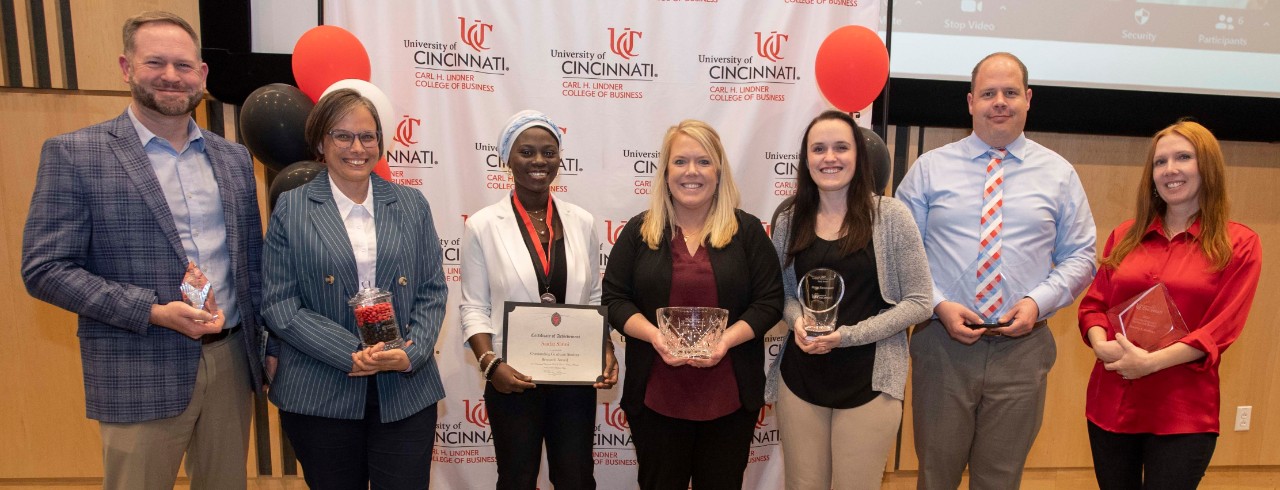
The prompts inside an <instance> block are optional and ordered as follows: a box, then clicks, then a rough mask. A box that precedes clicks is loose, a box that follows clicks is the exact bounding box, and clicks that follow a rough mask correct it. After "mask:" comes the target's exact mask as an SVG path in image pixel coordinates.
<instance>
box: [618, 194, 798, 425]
mask: <svg viewBox="0 0 1280 490" xmlns="http://www.w3.org/2000/svg"><path fill="white" fill-rule="evenodd" d="M646 214H647V212H646V213H641V214H639V215H636V216H635V217H633V218H631V220H630V221H628V222H627V225H626V226H625V227H623V229H622V232H621V233H620V234H619V235H618V241H617V243H615V244H614V246H613V251H612V252H610V253H609V265H608V267H607V268H606V269H605V273H604V293H603V297H602V299H601V304H604V305H606V306H608V308H609V323H610V324H612V325H615V326H616V327H617V330H618V331H619V332H621V333H622V335H623V336H627V334H626V332H625V331H624V329H623V328H622V325H625V324H626V323H627V319H628V318H631V316H632V315H634V314H636V313H640V314H641V315H644V317H645V318H647V319H648V320H649V321H650V322H652V323H653V324H654V325H657V318H656V313H657V310H658V308H661V307H664V306H666V305H667V303H668V300H669V299H670V297H671V249H670V243H671V240H670V237H671V230H670V229H669V228H668V229H667V230H666V232H664V233H663V240H662V244H661V245H660V246H659V247H658V249H657V250H650V249H649V246H648V245H646V244H645V243H644V240H643V239H642V238H641V236H640V226H641V225H642V224H643V223H644V219H645V215H646ZM737 218H738V233H737V234H736V235H734V237H733V241H731V242H729V244H728V245H726V246H725V247H724V248H722V249H718V248H714V247H709V248H708V253H709V254H710V258H711V270H712V272H713V273H714V274H715V280H716V290H717V292H718V294H719V299H720V307H721V308H724V309H727V310H729V325H733V324H734V323H735V322H737V321H738V320H742V321H744V322H746V323H747V324H748V325H750V326H751V329H752V330H753V331H755V337H754V338H752V339H751V340H748V341H746V342H743V343H742V344H740V345H738V346H736V347H733V348H731V349H729V352H730V355H731V356H732V359H733V375H734V377H735V378H737V380H738V393H739V396H740V398H741V401H742V408H743V409H745V410H748V411H754V410H759V409H760V407H761V406H762V405H764V334H765V332H768V331H769V330H770V329H772V328H773V326H774V325H776V324H777V323H778V320H780V319H781V318H782V300H783V296H782V271H781V270H780V269H779V266H778V257H777V254H776V253H775V252H774V250H773V244H772V243H771V242H770V241H769V237H768V236H767V235H766V234H765V232H764V227H763V226H761V225H760V219H759V218H756V217H755V216H752V215H750V214H747V213H745V212H743V211H741V210H738V211H737ZM625 340H626V348H627V350H626V353H627V356H626V369H627V370H626V376H625V377H624V379H623V383H622V403H621V405H622V409H623V410H625V411H627V412H629V413H632V414H634V413H638V411H640V410H644V409H645V408H644V393H645V387H646V386H647V385H648V383H649V371H650V368H651V367H652V366H653V362H654V358H656V357H658V353H657V351H656V350H654V349H653V345H651V344H649V343H648V342H644V341H638V340H634V339H633V338H630V337H627V338H626V339H625Z"/></svg>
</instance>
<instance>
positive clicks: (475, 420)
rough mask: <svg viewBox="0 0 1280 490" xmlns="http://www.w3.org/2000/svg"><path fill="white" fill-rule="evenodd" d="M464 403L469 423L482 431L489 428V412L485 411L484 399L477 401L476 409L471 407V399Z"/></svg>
mask: <svg viewBox="0 0 1280 490" xmlns="http://www.w3.org/2000/svg"><path fill="white" fill-rule="evenodd" d="M463 403H464V408H463V411H464V412H466V415H467V422H470V423H471V425H474V426H476V427H479V428H481V429H483V428H485V427H488V426H489V411H488V410H486V409H485V407H484V400H483V399H481V400H478V401H476V405H475V406H474V407H473V406H471V400H470V399H467V400H463Z"/></svg>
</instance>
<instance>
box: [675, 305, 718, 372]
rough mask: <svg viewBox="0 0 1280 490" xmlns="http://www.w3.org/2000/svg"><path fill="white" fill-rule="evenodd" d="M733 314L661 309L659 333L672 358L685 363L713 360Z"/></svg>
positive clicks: (691, 308) (698, 308) (702, 309)
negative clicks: (713, 352)
mask: <svg viewBox="0 0 1280 490" xmlns="http://www.w3.org/2000/svg"><path fill="white" fill-rule="evenodd" d="M728 320H729V310H726V309H724V308H707V307H702V306H674V307H667V308H658V332H659V333H660V334H661V335H662V339H663V341H664V342H665V343H666V345H667V349H668V350H669V351H671V355H673V356H675V357H679V358H683V359H709V358H711V351H712V350H713V348H714V347H715V345H716V342H719V341H720V336H722V335H724V329H725V325H726V324H727V323H728Z"/></svg>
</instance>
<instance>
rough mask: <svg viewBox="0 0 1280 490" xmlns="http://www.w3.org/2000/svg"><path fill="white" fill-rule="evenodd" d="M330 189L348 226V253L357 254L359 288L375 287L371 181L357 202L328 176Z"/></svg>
mask: <svg viewBox="0 0 1280 490" xmlns="http://www.w3.org/2000/svg"><path fill="white" fill-rule="evenodd" d="M329 189H330V190H332V191H333V203H334V204H337V205H338V216H340V217H342V224H343V225H345V226H346V228H347V239H348V240H350V241H351V252H352V253H353V254H355V257H356V277H357V278H358V279H359V281H360V288H361V289H363V288H371V287H374V286H376V285H377V284H375V283H374V278H375V277H377V276H376V275H375V274H376V273H377V268H378V266H377V264H378V232H377V229H376V228H374V226H373V180H370V181H369V192H368V193H366V194H365V198H364V202H362V203H356V202H355V201H352V200H351V199H350V198H348V197H347V195H346V194H343V193H342V191H341V190H338V186H337V185H336V184H334V183H333V179H332V178H330V179H329Z"/></svg>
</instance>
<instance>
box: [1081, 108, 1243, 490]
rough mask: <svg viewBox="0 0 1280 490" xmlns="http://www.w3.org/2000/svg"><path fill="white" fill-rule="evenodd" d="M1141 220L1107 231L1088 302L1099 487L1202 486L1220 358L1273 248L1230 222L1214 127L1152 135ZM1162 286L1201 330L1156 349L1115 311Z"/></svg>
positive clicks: (1085, 329)
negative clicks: (1125, 328) (1265, 249)
mask: <svg viewBox="0 0 1280 490" xmlns="http://www.w3.org/2000/svg"><path fill="white" fill-rule="evenodd" d="M1143 175H1144V176H1149V177H1144V178H1143V179H1142V181H1141V183H1139V185H1138V202H1137V208H1136V209H1137V211H1136V213H1135V216H1134V219H1132V220H1128V221H1125V222H1124V223H1121V224H1120V226H1119V227H1117V228H1116V229H1115V230H1114V231H1112V232H1111V236H1110V237H1108V238H1107V245H1106V248H1105V250H1104V252H1103V253H1104V257H1105V258H1103V259H1102V261H1101V267H1099V270H1098V275H1097V277H1096V278H1095V279H1094V282H1093V285H1092V286H1091V287H1090V288H1089V292H1088V293H1087V294H1086V295H1085V297H1084V299H1083V300H1082V301H1081V304H1080V332H1081V334H1082V335H1084V337H1085V342H1086V344H1088V345H1089V346H1090V347H1092V348H1093V351H1094V354H1095V355H1097V357H1098V362H1097V363H1095V365H1094V368H1093V373H1092V375H1090V377H1089V391H1088V396H1087V401H1086V407H1085V412H1086V415H1087V417H1088V419H1089V444H1090V447H1091V449H1092V451H1093V463H1094V473H1095V475H1096V476H1097V478H1098V485H1099V487H1100V488H1102V489H1103V490H1107V489H1113V488H1115V489H1130V488H1133V489H1137V488H1160V489H1178V488H1195V487H1196V486H1197V485H1198V484H1199V482H1200V479H1201V478H1202V477H1203V476H1204V471H1205V468H1207V467H1208V466H1209V459H1210V458H1211V457H1212V456H1213V450H1214V446H1215V444H1216V443H1217V437H1218V405H1219V393H1218V364H1219V362H1220V360H1221V355H1222V352H1223V351H1225V350H1226V349H1227V347H1229V346H1230V345H1231V343H1232V342H1234V341H1235V340H1236V338H1237V337H1239V336H1240V331H1241V330H1242V329H1243V328H1244V323H1245V319H1246V318H1248V316H1249V307H1250V305H1251V304H1252V303H1253V295H1254V291H1255V290H1256V289H1257V285H1258V275H1259V272H1260V270H1261V267H1262V245H1261V243H1260V242H1259V241H1258V235H1257V234H1255V233H1254V232H1253V230H1250V229H1249V228H1248V227H1246V226H1244V225H1242V224H1239V223H1235V222H1232V221H1230V220H1228V212H1227V189H1226V169H1225V166H1224V163H1223V157H1222V150H1221V149H1220V148H1219V146H1218V141H1217V140H1216V139H1214V137H1213V134H1212V133H1210V132H1209V130H1207V129H1205V128H1204V126H1201V125H1200V124H1197V123H1195V122H1191V121H1179V122H1178V123H1176V124H1174V125H1172V126H1169V127H1167V128H1165V129H1163V130H1161V131H1160V132H1158V133H1156V135H1155V137H1154V138H1152V140H1151V148H1150V150H1148V152H1147V161H1146V165H1145V166H1144V167H1143ZM1159 283H1163V284H1164V285H1165V286H1166V287H1167V288H1168V291H1169V295H1170V297H1171V298H1172V299H1173V303H1174V304H1176V305H1177V307H1178V311H1179V312H1181V314H1182V318H1183V320H1184V321H1185V322H1186V325H1187V329H1188V330H1190V333H1189V334H1187V335H1185V336H1183V337H1182V338H1181V339H1179V340H1178V341H1177V342H1176V343H1174V344H1172V345H1169V346H1168V347H1165V348H1163V349H1159V350H1156V351H1155V352H1147V351H1146V350H1144V349H1142V348H1140V347H1136V346H1134V345H1133V344H1132V343H1130V342H1129V340H1128V339H1126V338H1125V337H1124V335H1122V334H1119V326H1118V325H1112V324H1111V321H1110V320H1109V319H1108V317H1107V310H1109V309H1110V308H1112V307H1113V306H1115V305H1117V304H1120V303H1123V302H1125V301H1126V300H1128V299H1130V298H1133V297H1134V296H1136V295H1138V294H1140V293H1142V292H1143V291H1146V290H1147V289H1150V288H1151V287H1153V286H1155V285H1156V284H1159Z"/></svg>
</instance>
